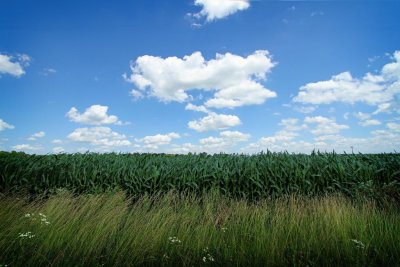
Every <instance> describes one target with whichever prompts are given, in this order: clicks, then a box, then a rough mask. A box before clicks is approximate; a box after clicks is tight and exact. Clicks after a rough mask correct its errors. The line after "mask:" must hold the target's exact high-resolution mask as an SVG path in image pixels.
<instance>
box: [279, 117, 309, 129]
mask: <svg viewBox="0 0 400 267" xmlns="http://www.w3.org/2000/svg"><path fill="white" fill-rule="evenodd" d="M298 123H299V119H296V118H288V119H282V120H281V122H280V123H279V125H280V126H282V127H283V130H284V131H287V132H296V131H300V130H303V129H306V128H307V125H305V124H302V125H299V124H298Z"/></svg>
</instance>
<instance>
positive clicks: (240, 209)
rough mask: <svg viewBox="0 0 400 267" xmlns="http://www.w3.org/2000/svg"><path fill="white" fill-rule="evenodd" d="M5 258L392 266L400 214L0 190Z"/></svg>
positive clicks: (320, 205) (300, 201)
mask: <svg viewBox="0 0 400 267" xmlns="http://www.w3.org/2000/svg"><path fill="white" fill-rule="evenodd" d="M0 207H1V209H0V217H1V218H2V219H1V224H0V259H1V261H2V262H0V264H3V265H5V264H7V265H8V266H143V265H148V266H164V265H165V266H202V265H206V266H207V265H212V266H398V265H399V259H400V213H399V212H398V210H396V209H394V208H386V210H381V209H379V208H377V207H376V206H375V205H374V204H373V203H372V202H364V203H363V204H355V203H351V202H350V201H349V200H348V199H346V198H343V197H338V196H336V197H335V196H331V197H321V198H305V197H294V196H292V197H283V198H279V199H275V200H265V201H261V202H259V203H249V202H246V201H237V200H232V199H229V198H226V197H223V196H221V195H219V194H218V193H215V192H214V193H213V192H210V193H208V194H206V195H203V196H201V197H197V196H194V195H182V194H181V195H179V194H176V193H169V194H163V195H160V196H152V197H142V198H140V199H139V200H135V201H133V202H132V200H130V199H128V198H126V196H125V194H124V193H122V192H115V193H109V194H99V195H80V196H75V197H74V196H72V195H71V194H70V193H68V192H60V193H59V194H57V195H54V196H52V197H50V198H45V199H40V198H39V199H36V200H35V201H32V200H26V199H23V198H17V197H16V196H12V197H8V196H3V197H1V198H0Z"/></svg>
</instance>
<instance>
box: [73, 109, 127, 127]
mask: <svg viewBox="0 0 400 267" xmlns="http://www.w3.org/2000/svg"><path fill="white" fill-rule="evenodd" d="M107 111H108V106H101V105H92V106H90V107H89V108H87V109H86V110H85V112H84V113H82V114H81V113H79V112H78V110H77V109H76V108H75V107H72V108H71V109H70V110H69V111H68V112H67V114H66V116H67V117H68V118H69V119H70V121H73V122H77V123H82V124H88V125H102V124H117V125H121V124H123V123H122V122H121V121H119V120H118V117H117V116H115V115H108V114H107Z"/></svg>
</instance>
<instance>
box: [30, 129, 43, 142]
mask: <svg viewBox="0 0 400 267" xmlns="http://www.w3.org/2000/svg"><path fill="white" fill-rule="evenodd" d="M45 135H46V133H45V132H43V131H40V132H37V133H34V134H32V135H31V136H30V137H29V138H28V140H30V141H35V140H36V139H38V138H42V137H44V136H45Z"/></svg>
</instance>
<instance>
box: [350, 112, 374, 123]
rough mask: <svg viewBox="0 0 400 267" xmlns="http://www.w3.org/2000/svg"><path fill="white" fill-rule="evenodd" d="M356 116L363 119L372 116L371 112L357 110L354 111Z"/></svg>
mask: <svg viewBox="0 0 400 267" xmlns="http://www.w3.org/2000/svg"><path fill="white" fill-rule="evenodd" d="M354 117H356V118H357V119H359V120H361V121H365V120H368V119H369V118H371V114H368V113H363V112H357V113H354Z"/></svg>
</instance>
